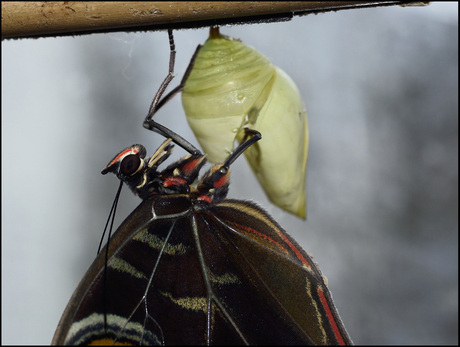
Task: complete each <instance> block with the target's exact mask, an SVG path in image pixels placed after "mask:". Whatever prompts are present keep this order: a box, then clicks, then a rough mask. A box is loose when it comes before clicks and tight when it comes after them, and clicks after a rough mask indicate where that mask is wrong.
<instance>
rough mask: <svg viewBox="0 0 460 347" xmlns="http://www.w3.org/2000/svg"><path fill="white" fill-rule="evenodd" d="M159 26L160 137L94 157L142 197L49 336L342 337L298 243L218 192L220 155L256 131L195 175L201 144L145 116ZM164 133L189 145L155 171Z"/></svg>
mask: <svg viewBox="0 0 460 347" xmlns="http://www.w3.org/2000/svg"><path fill="white" fill-rule="evenodd" d="M168 33H169V38H170V49H171V53H170V68H169V75H168V77H167V78H166V79H165V81H164V82H163V83H162V85H161V87H160V89H159V91H158V92H157V94H156V96H155V98H154V100H153V102H152V105H151V107H150V110H149V114H148V116H147V117H146V120H145V122H144V126H145V127H146V128H148V129H151V130H154V131H156V132H158V133H160V134H163V135H165V137H166V140H165V141H164V142H163V144H162V145H161V146H160V147H159V148H158V149H157V151H156V152H155V153H154V154H153V155H152V156H151V157H150V158H146V150H145V148H144V147H143V146H141V145H133V146H131V147H128V148H126V149H125V150H123V151H121V152H120V153H119V154H117V155H116V156H115V157H114V158H113V160H111V161H110V162H109V164H108V165H107V166H106V167H105V168H104V169H103V171H102V173H103V174H106V173H109V172H112V173H114V174H115V175H116V176H117V177H118V178H119V179H120V182H121V184H120V189H121V185H122V184H123V182H124V183H126V184H127V185H128V186H129V187H130V188H131V190H132V191H133V192H134V193H135V194H136V195H138V196H139V197H140V198H141V199H142V200H143V201H142V203H141V204H140V205H139V206H138V207H137V208H136V209H135V210H134V211H133V212H132V213H131V214H130V215H129V216H128V218H127V219H126V220H125V221H124V222H123V223H122V224H121V225H120V227H119V228H118V230H117V231H116V232H115V233H114V235H113V237H112V238H109V241H108V242H107V245H106V246H105V247H104V249H103V250H102V251H101V252H100V253H99V254H98V256H97V257H96V259H95V260H94V262H93V264H92V265H91V266H90V268H89V269H88V271H87V272H86V274H85V275H84V277H83V279H82V280H81V282H80V284H79V285H78V287H77V289H76V290H75V292H74V294H73V296H72V298H71V300H70V302H69V304H68V306H67V308H66V310H65V311H64V314H63V316H62V318H61V320H60V322H59V325H58V328H57V330H56V333H55V335H54V338H53V342H52V343H53V344H67V345H69V344H70V345H83V344H85V345H86V344H105V345H109V344H136V345H154V344H160V345H166V344H176V345H179V344H181V345H183V344H207V345H211V344H351V340H350V338H349V336H348V334H347V332H346V330H345V328H344V326H343V324H342V322H341V320H340V317H339V315H338V312H337V310H336V309H335V306H334V304H333V301H332V297H331V294H330V292H329V290H328V288H327V286H326V283H325V281H324V279H323V276H322V274H321V272H320V270H319V268H318V267H317V265H316V264H315V263H314V262H313V261H312V259H311V258H310V257H309V256H308V254H307V253H306V252H305V251H304V250H302V249H301V248H300V246H298V245H297V243H296V242H295V241H294V240H293V239H292V238H291V237H290V236H289V235H288V234H287V233H286V232H285V231H284V230H283V229H282V228H281V227H280V226H279V225H278V223H276V221H274V220H273V218H271V217H270V216H269V215H268V214H267V213H266V212H265V211H263V210H262V209H261V208H260V207H259V206H257V205H256V204H254V203H252V202H247V201H239V200H231V199H226V194H227V191H228V187H229V175H230V171H229V168H230V165H231V164H232V163H233V162H234V161H235V160H236V159H237V158H238V157H239V156H240V155H241V153H243V152H244V151H246V150H247V149H248V148H250V147H251V146H253V145H254V144H255V143H256V142H257V141H259V140H260V138H261V135H260V133H259V132H257V131H254V130H250V129H248V130H246V131H245V135H244V137H243V139H242V141H241V143H240V144H239V146H238V147H237V148H236V149H235V151H233V153H232V154H231V155H230V156H229V157H228V158H227V159H226V160H225V161H224V163H223V164H216V165H214V166H212V167H211V169H210V170H209V171H208V172H207V173H206V174H205V175H204V176H203V177H202V178H201V179H200V180H199V182H198V184H197V185H196V186H193V185H192V183H193V182H194V181H195V180H196V179H197V177H198V174H199V171H200V169H201V168H202V167H203V165H204V164H205V162H206V157H205V155H203V154H202V153H201V152H200V151H199V150H198V149H196V148H195V147H194V146H193V145H192V144H190V143H189V142H188V141H186V140H185V139H183V138H181V137H180V136H178V135H177V134H175V133H174V132H173V131H171V130H170V129H167V128H165V127H163V126H161V125H160V124H158V123H156V122H155V121H154V120H153V115H154V113H155V112H156V110H158V107H159V105H162V104H164V102H163V101H160V99H161V96H162V94H163V93H164V91H165V89H166V87H167V85H168V84H169V82H170V81H171V79H172V77H173V68H174V57H175V48H174V41H173V36H172V31H171V30H169V31H168ZM162 100H164V99H162ZM172 142H175V143H176V144H179V145H180V146H181V147H183V148H184V149H186V150H187V151H188V152H189V153H190V155H188V156H186V157H184V158H182V159H181V160H179V161H177V162H175V163H173V164H171V165H169V166H168V167H166V168H165V169H163V170H161V171H159V169H158V168H159V166H160V165H161V164H162V163H163V162H164V161H165V160H166V159H167V158H168V157H169V156H170V154H171V151H172V147H173V145H172ZM119 191H120V190H119ZM117 196H119V192H118V193H117ZM116 201H117V200H116ZM114 206H116V203H115V204H114Z"/></svg>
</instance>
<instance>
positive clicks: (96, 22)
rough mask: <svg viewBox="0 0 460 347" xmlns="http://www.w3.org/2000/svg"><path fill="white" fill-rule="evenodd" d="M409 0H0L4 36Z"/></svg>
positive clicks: (281, 16) (191, 23) (218, 20)
mask: <svg viewBox="0 0 460 347" xmlns="http://www.w3.org/2000/svg"><path fill="white" fill-rule="evenodd" d="M414 3H416V4H418V5H420V4H422V3H420V2H411V1H409V2H408V1H260V2H259V1H225V2H224V1H203V2H191V1H183V2H182V1H181V2H167V1H166V2H147V1H131V2H121V1H120V2H111V1H101V2H92V1H90V2H71V1H63V2H57V1H48V2H28V1H2V39H4V38H26V37H29V38H30V37H43V36H62V35H76V34H90V33H97V32H110V31H135V30H162V29H165V28H173V29H174V28H175V29H179V28H192V27H194V28H197V27H209V26H212V25H224V24H242V23H254V22H273V21H279V20H290V19H291V18H292V17H293V16H294V15H304V14H308V13H317V12H326V11H332V10H334V11H337V10H341V9H352V8H353V9H354V8H363V7H376V6H390V5H407V4H409V5H410V4H414Z"/></svg>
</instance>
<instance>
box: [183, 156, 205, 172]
mask: <svg viewBox="0 0 460 347" xmlns="http://www.w3.org/2000/svg"><path fill="white" fill-rule="evenodd" d="M200 161H201V160H200V158H197V159H195V160H192V161H190V162H188V163H187V164H185V165H184V166H183V167H182V171H183V172H185V173H186V174H190V173H191V172H193V171H195V169H196V167H197V165H198V164H199V163H200Z"/></svg>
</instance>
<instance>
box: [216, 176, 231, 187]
mask: <svg viewBox="0 0 460 347" xmlns="http://www.w3.org/2000/svg"><path fill="white" fill-rule="evenodd" d="M227 182H228V175H224V176H222V177H221V178H219V179H218V180H217V181H216V182H214V187H215V188H219V187H222V186H223V185H225V184H226V183H227Z"/></svg>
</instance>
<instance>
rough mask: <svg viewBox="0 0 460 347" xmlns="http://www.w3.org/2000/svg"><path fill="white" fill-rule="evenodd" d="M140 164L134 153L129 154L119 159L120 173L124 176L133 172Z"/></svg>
mask: <svg viewBox="0 0 460 347" xmlns="http://www.w3.org/2000/svg"><path fill="white" fill-rule="evenodd" d="M140 165H141V159H140V158H139V156H138V155H136V154H129V155H127V156H126V157H125V158H123V160H122V161H121V165H120V173H121V174H123V175H125V176H131V175H132V174H134V173H135V172H136V171H137V170H138V169H139V167H140Z"/></svg>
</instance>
